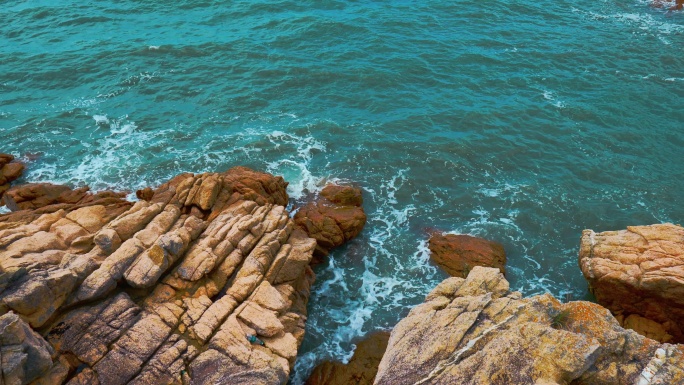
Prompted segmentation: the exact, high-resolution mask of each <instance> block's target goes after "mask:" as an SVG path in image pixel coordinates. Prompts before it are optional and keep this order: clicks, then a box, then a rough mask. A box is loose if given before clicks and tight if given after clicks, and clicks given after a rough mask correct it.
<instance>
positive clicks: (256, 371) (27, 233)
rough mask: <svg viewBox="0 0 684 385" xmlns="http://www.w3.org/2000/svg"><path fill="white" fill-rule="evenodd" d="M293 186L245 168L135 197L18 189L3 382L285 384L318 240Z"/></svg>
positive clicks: (5, 262) (0, 253)
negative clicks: (304, 224) (303, 224)
mask: <svg viewBox="0 0 684 385" xmlns="http://www.w3.org/2000/svg"><path fill="white" fill-rule="evenodd" d="M286 186H287V183H286V182H285V181H284V180H283V179H282V178H280V177H273V176H271V175H269V174H264V173H258V172H255V171H252V170H249V169H246V168H243V167H236V168H233V169H231V170H229V171H227V172H225V173H205V174H199V175H193V174H182V175H179V176H177V177H175V178H174V179H172V180H171V181H169V182H168V183H166V184H164V185H162V186H160V187H159V188H157V189H156V190H153V191H152V194H151V195H150V194H149V191H147V192H146V194H145V195H144V198H147V199H146V200H141V201H138V202H136V203H135V204H132V203H130V202H125V201H124V200H123V199H122V198H121V196H119V195H117V194H112V195H106V194H105V196H104V197H103V195H102V194H90V193H88V192H87V191H85V190H71V189H66V188H62V187H57V188H53V187H49V186H37V185H31V186H28V187H26V188H24V189H22V188H21V187H20V188H17V190H16V191H15V192H14V193H13V194H12V195H11V197H12V198H11V199H12V201H13V202H14V204H15V205H16V206H15V208H16V209H19V210H20V211H17V212H15V213H10V214H7V215H4V216H0V349H1V350H0V356H1V357H0V360H2V373H3V376H4V377H1V378H0V384H3V383H4V384H26V383H29V382H31V381H35V382H34V383H35V384H61V383H69V384H102V385H109V384H136V385H137V384H281V383H285V382H286V381H287V378H288V375H289V372H290V369H291V367H292V364H293V362H294V359H295V356H296V354H297V349H298V347H299V344H300V343H301V341H302V338H303V335H304V324H305V320H306V303H307V301H308V297H309V288H310V286H311V283H312V282H313V280H314V274H313V271H312V270H311V269H310V267H309V262H310V260H311V257H312V254H313V251H314V248H315V246H316V241H315V240H314V239H312V238H309V237H308V236H307V235H306V234H305V233H304V232H303V231H301V230H300V229H298V228H297V227H296V226H295V224H294V221H293V220H292V219H290V218H289V214H288V212H287V210H286V209H285V207H284V205H285V204H287V199H288V198H287V193H286V191H285V187H286ZM5 323H8V324H11V325H14V326H11V327H7V328H3V327H1V325H4V324H5ZM37 333H39V334H37ZM3 381H4V382H3Z"/></svg>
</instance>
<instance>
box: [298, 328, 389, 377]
mask: <svg viewBox="0 0 684 385" xmlns="http://www.w3.org/2000/svg"><path fill="white" fill-rule="evenodd" d="M389 336H390V333H389V332H384V331H381V332H375V333H373V334H371V335H370V336H368V337H367V338H365V339H364V340H363V341H361V342H359V343H358V345H357V346H356V350H354V356H353V357H352V358H351V360H349V363H347V364H343V363H341V362H330V361H326V362H323V363H321V364H320V365H318V366H316V367H315V368H314V370H313V372H312V373H311V375H310V376H309V379H308V380H307V381H306V385H352V384H353V385H372V384H373V381H374V380H375V375H376V373H377V372H378V365H379V364H380V360H381V359H382V355H383V354H384V353H385V349H386V348H387V341H388V340H389Z"/></svg>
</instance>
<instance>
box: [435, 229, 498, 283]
mask: <svg viewBox="0 0 684 385" xmlns="http://www.w3.org/2000/svg"><path fill="white" fill-rule="evenodd" d="M428 248H429V249H430V258H431V259H432V260H433V261H434V262H435V263H436V264H437V265H439V267H441V268H442V269H444V271H446V272H447V273H448V274H449V275H451V276H453V277H466V276H467V275H468V273H469V272H470V270H472V268H473V267H475V266H484V267H495V268H497V269H499V270H501V272H502V273H504V274H505V273H506V270H505V266H506V252H505V251H504V248H503V246H502V245H501V244H500V243H497V242H493V241H489V240H486V239H482V238H477V237H472V236H470V235H463V234H433V235H432V236H431V237H430V241H429V242H428Z"/></svg>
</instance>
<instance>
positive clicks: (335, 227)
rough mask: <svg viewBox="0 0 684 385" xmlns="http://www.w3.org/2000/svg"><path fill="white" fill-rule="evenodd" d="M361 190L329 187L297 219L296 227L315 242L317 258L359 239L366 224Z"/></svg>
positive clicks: (302, 210) (300, 211) (298, 214)
mask: <svg viewBox="0 0 684 385" xmlns="http://www.w3.org/2000/svg"><path fill="white" fill-rule="evenodd" d="M362 204H363V198H362V197H361V190H360V189H358V188H356V187H352V186H337V185H327V186H325V188H323V190H322V191H321V194H320V197H319V199H318V200H317V201H315V202H310V203H308V204H307V205H306V206H304V207H302V208H301V209H300V210H299V211H297V213H296V214H295V216H294V220H295V223H296V224H297V226H299V227H300V228H302V229H303V230H304V231H305V232H306V233H307V234H308V235H309V236H310V237H311V238H314V239H316V242H317V246H316V253H315V254H316V256H317V257H321V256H323V257H324V256H327V255H328V253H329V252H330V250H331V249H332V248H335V247H337V246H340V245H342V244H344V243H345V242H347V241H349V240H351V239H352V238H354V237H356V236H357V235H359V233H360V232H361V230H362V229H363V226H364V225H365V224H366V213H365V212H364V211H363V207H362Z"/></svg>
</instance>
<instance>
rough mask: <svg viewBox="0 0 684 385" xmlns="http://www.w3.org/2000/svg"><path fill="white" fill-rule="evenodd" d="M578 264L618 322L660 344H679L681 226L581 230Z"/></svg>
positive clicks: (683, 330) (683, 267) (683, 261)
mask: <svg viewBox="0 0 684 385" xmlns="http://www.w3.org/2000/svg"><path fill="white" fill-rule="evenodd" d="M579 264H580V268H581V269H582V273H583V274H584V277H585V278H586V279H587V281H588V282H589V289H590V290H591V292H592V293H593V294H594V296H596V300H597V302H598V303H600V304H601V305H603V306H605V307H607V308H608V309H610V311H611V312H613V314H614V315H615V316H616V317H617V318H618V319H619V320H623V326H625V327H629V328H632V329H634V330H635V331H638V332H640V333H642V334H644V335H646V336H648V337H651V338H656V339H658V340H661V341H663V342H664V341H671V342H679V343H682V342H684V279H683V277H684V228H683V227H681V226H678V225H673V224H670V223H665V224H656V225H650V226H628V227H627V229H626V230H620V231H606V232H602V233H596V232H594V231H592V230H584V231H583V232H582V239H581V243H580V252H579ZM634 315H636V316H638V317H634ZM644 319H646V320H644ZM647 320H651V321H653V322H648V321H647ZM655 323H657V324H659V325H661V326H662V330H661V328H659V327H658V325H656V324H655Z"/></svg>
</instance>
